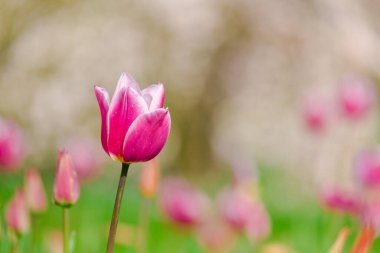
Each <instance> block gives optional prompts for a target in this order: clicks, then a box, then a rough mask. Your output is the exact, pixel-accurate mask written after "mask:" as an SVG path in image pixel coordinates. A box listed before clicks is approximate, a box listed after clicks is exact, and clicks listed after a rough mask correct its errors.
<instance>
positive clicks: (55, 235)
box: [45, 230, 63, 253]
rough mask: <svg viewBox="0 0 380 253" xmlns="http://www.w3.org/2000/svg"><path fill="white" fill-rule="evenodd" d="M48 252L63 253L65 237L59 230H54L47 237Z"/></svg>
mask: <svg viewBox="0 0 380 253" xmlns="http://www.w3.org/2000/svg"><path fill="white" fill-rule="evenodd" d="M45 244H46V252H47V253H63V235H62V233H61V231H59V230H53V231H51V232H50V233H49V234H48V235H47V240H46V242H45Z"/></svg>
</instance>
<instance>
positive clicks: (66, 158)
mask: <svg viewBox="0 0 380 253" xmlns="http://www.w3.org/2000/svg"><path fill="white" fill-rule="evenodd" d="M78 198H79V179H78V176H77V172H76V170H75V167H74V163H73V161H72V160H71V157H70V155H69V153H68V152H67V151H66V150H61V151H59V153H58V160H57V172H56V175H55V181H54V201H55V203H56V204H57V205H60V206H71V205H73V204H75V203H76V202H77V200H78Z"/></svg>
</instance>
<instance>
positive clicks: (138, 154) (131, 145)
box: [123, 109, 170, 163]
mask: <svg viewBox="0 0 380 253" xmlns="http://www.w3.org/2000/svg"><path fill="white" fill-rule="evenodd" d="M169 132H170V113H169V110H167V109H157V110H155V111H153V112H149V113H146V114H143V115H141V116H139V117H138V118H137V119H136V120H135V121H134V122H133V123H132V125H131V127H130V128H129V130H128V132H127V135H126V137H125V142H124V150H123V154H124V161H125V162H127V163H130V162H144V161H148V160H150V159H152V158H154V157H155V156H156V155H158V153H160V151H161V150H162V148H163V147H164V145H165V143H166V140H167V138H168V135H169Z"/></svg>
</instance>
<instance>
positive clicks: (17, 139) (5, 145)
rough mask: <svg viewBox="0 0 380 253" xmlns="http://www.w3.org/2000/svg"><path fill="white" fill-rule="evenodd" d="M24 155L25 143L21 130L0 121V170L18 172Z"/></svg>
mask: <svg viewBox="0 0 380 253" xmlns="http://www.w3.org/2000/svg"><path fill="white" fill-rule="evenodd" d="M25 153H26V141H25V137H24V134H23V132H22V130H21V129H20V128H19V127H18V126H17V125H16V124H15V123H13V122H11V121H8V120H3V119H0V169H1V170H3V171H16V170H18V169H19V166H20V165H21V163H22V162H23V161H24V158H25Z"/></svg>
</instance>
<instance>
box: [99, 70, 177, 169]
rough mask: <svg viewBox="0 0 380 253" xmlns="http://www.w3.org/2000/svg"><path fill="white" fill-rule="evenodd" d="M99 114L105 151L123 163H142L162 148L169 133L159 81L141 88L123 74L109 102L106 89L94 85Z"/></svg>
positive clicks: (163, 94) (161, 87)
mask: <svg viewBox="0 0 380 253" xmlns="http://www.w3.org/2000/svg"><path fill="white" fill-rule="evenodd" d="M95 94H96V97H97V99H98V103H99V107H100V112H101V117H102V127H101V139H102V145H103V148H104V150H105V151H106V152H107V154H108V155H109V156H110V157H111V158H112V159H114V160H116V161H120V162H123V163H133V162H145V161H148V160H150V159H152V158H154V157H155V156H156V155H158V153H160V151H161V150H162V148H163V147H164V145H165V143H166V140H167V138H168V136H169V132H170V124H171V121H170V113H169V110H168V109H164V108H163V106H164V98H165V90H164V86H163V85H162V84H161V83H158V84H153V85H151V86H149V87H148V88H146V89H144V90H140V88H139V85H138V84H137V82H136V81H135V80H134V79H133V77H132V76H130V75H129V74H126V73H123V74H122V75H121V77H120V79H119V81H118V84H117V87H116V90H115V93H114V95H113V97H112V100H111V102H110V101H109V96H108V93H107V91H106V90H104V89H103V88H100V87H98V86H95Z"/></svg>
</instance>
